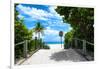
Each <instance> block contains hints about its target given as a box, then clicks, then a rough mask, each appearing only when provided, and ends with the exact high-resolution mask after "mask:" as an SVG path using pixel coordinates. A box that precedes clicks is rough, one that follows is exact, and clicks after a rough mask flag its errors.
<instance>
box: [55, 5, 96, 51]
mask: <svg viewBox="0 0 100 69" xmlns="http://www.w3.org/2000/svg"><path fill="white" fill-rule="evenodd" d="M56 11H57V12H58V13H59V14H60V15H62V16H64V17H63V21H64V22H66V23H69V24H70V25H71V27H72V28H73V30H74V33H72V31H70V32H68V33H66V34H65V41H64V45H65V48H69V47H68V46H71V45H70V42H71V41H72V38H79V39H82V40H83V39H84V40H86V41H89V42H91V43H94V27H93V25H94V9H93V8H81V7H64V6H63V7H62V6H59V7H57V9H56ZM72 42H73V41H72ZM79 43H80V42H79ZM80 44H81V45H82V43H80ZM80 44H78V45H79V46H81V45H80ZM87 47H89V45H88V46H87ZM87 49H88V50H93V49H94V47H93V46H92V48H91V49H90V48H87Z"/></svg>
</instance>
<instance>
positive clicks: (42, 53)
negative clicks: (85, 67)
mask: <svg viewBox="0 0 100 69" xmlns="http://www.w3.org/2000/svg"><path fill="white" fill-rule="evenodd" d="M79 61H86V59H85V58H84V57H82V56H81V55H79V54H78V53H77V52H75V51H74V50H73V49H66V50H65V49H50V50H46V49H40V50H39V51H38V52H36V53H35V54H33V55H32V56H31V57H30V58H29V59H27V60H26V61H25V62H23V63H22V65H24V64H48V63H53V64H54V63H66V62H79Z"/></svg>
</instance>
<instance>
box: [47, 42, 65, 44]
mask: <svg viewBox="0 0 100 69" xmlns="http://www.w3.org/2000/svg"><path fill="white" fill-rule="evenodd" d="M45 43H46V44H61V42H45ZM62 44H64V42H62Z"/></svg>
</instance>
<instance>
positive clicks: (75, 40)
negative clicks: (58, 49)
mask: <svg viewBox="0 0 100 69" xmlns="http://www.w3.org/2000/svg"><path fill="white" fill-rule="evenodd" d="M75 48H76V49H77V39H75Z"/></svg>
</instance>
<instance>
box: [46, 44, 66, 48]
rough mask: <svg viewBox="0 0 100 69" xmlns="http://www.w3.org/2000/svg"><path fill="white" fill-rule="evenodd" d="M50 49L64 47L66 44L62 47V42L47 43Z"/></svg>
mask: <svg viewBox="0 0 100 69" xmlns="http://www.w3.org/2000/svg"><path fill="white" fill-rule="evenodd" d="M47 45H48V46H49V47H50V49H64V44H62V47H61V44H47Z"/></svg>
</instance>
